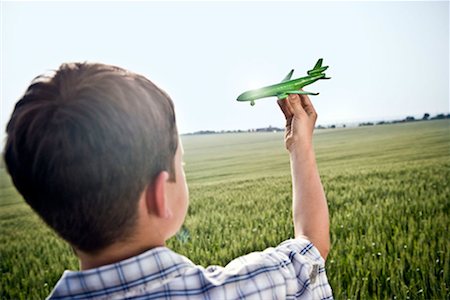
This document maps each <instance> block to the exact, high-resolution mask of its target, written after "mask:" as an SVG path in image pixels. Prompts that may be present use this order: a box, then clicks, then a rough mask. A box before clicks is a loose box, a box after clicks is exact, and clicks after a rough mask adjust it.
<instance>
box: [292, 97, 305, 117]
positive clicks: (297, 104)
mask: <svg viewBox="0 0 450 300" xmlns="http://www.w3.org/2000/svg"><path fill="white" fill-rule="evenodd" d="M288 105H289V109H290V110H291V111H292V112H293V114H294V116H297V117H300V116H302V115H305V114H306V112H305V110H304V109H303V107H302V104H301V100H300V95H298V94H291V95H289V97H288Z"/></svg>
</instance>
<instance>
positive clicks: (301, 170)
mask: <svg viewBox="0 0 450 300" xmlns="http://www.w3.org/2000/svg"><path fill="white" fill-rule="evenodd" d="M278 105H279V106H280V108H281V110H282V111H283V113H284V116H285V117H286V131H285V143H286V148H287V150H288V151H289V154H290V160H291V173H292V192H293V218H294V230H295V237H300V236H304V237H305V238H307V239H308V240H309V241H311V242H312V243H313V244H314V246H316V248H317V249H318V250H319V252H320V254H321V255H322V257H323V258H324V259H326V257H327V255H328V251H329V249H330V235H329V220H328V206H327V201H326V198H325V193H324V190H323V187H322V183H321V181H320V176H319V171H318V169H317V164H316V158H315V154H314V150H313V144H312V136H313V131H314V126H315V123H316V119H317V113H316V111H315V109H314V107H313V105H312V103H311V101H310V100H309V98H308V96H306V95H296V94H293V95H289V97H288V98H286V99H283V100H278Z"/></svg>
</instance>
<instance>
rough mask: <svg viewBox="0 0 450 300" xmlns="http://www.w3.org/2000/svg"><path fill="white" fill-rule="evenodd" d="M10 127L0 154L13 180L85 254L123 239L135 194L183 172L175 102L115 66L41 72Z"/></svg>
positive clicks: (84, 65) (133, 211)
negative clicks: (163, 175)
mask: <svg viewBox="0 0 450 300" xmlns="http://www.w3.org/2000/svg"><path fill="white" fill-rule="evenodd" d="M6 131H7V135H8V136H7V141H6V146H5V151H4V158H5V162H6V165H7V168H8V171H9V173H10V174H11V177H12V180H13V182H14V184H15V186H16V187H17V189H18V190H19V192H20V193H21V194H22V195H23V197H24V198H25V200H26V201H27V203H28V204H29V205H30V206H31V207H32V208H33V209H34V210H35V211H36V212H37V213H38V214H39V215H40V216H41V217H42V219H43V220H44V221H45V222H46V223H47V224H48V225H50V226H51V227H52V228H53V229H55V230H56V231H57V232H58V233H59V234H60V235H61V236H62V237H63V238H64V239H66V240H67V241H68V242H69V243H71V244H72V245H73V246H75V247H76V248H78V249H80V250H82V251H85V252H96V251H98V250H100V249H102V248H104V247H106V246H108V245H110V244H112V243H114V242H116V241H118V240H123V239H126V237H127V235H128V234H129V233H130V232H131V231H132V230H133V227H134V226H135V222H136V217H137V216H136V214H137V206H138V200H139V197H140V195H141V194H142V192H143V190H144V189H145V187H146V186H147V185H149V184H151V183H152V182H153V180H154V179H155V177H156V176H158V174H160V173H161V172H162V171H167V172H168V173H169V180H172V181H175V180H176V179H178V178H179V176H177V174H176V169H179V168H178V167H177V168H176V167H175V165H174V163H176V160H175V159H174V157H175V153H176V151H177V148H178V133H177V128H176V123H175V113H174V108H173V103H172V101H171V99H170V98H169V96H168V95H167V94H166V93H164V92H163V91H161V90H160V89H159V88H158V87H157V86H156V85H154V84H153V83H152V82H151V81H149V80H148V79H146V78H145V77H143V76H140V75H137V74H134V73H131V72H128V71H126V70H123V69H121V68H118V67H114V66H109V65H103V64H88V63H71V64H63V65H62V66H61V67H60V68H59V70H57V71H56V72H55V73H54V74H53V75H52V76H39V77H37V78H36V79H35V80H33V82H32V83H31V85H30V86H29V87H28V90H27V91H26V93H25V95H24V96H23V97H22V98H21V99H20V100H19V102H18V103H17V104H16V107H15V109H14V112H13V114H12V116H11V119H10V121H9V123H8V126H7V130H6ZM177 171H179V170H177ZM178 175H179V174H178ZM183 176H184V175H183ZM182 179H183V180H184V177H182Z"/></svg>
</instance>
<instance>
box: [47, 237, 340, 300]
mask: <svg viewBox="0 0 450 300" xmlns="http://www.w3.org/2000/svg"><path fill="white" fill-rule="evenodd" d="M141 297H142V298H145V299H158V298H171V297H184V298H189V297H204V298H211V299H242V298H247V297H255V298H259V299H267V298H281V299H286V298H300V299H309V298H312V297H313V298H317V299H319V298H320V299H330V298H332V293H331V288H330V286H329V284H328V280H327V278H326V273H325V268H324V261H323V259H322V258H321V256H320V254H319V252H318V250H317V249H316V248H315V247H314V246H313V245H312V244H311V243H310V242H309V241H307V240H304V239H292V240H287V241H285V242H283V243H281V244H280V245H279V246H277V247H275V248H268V249H266V250H264V251H262V252H253V253H250V254H247V255H244V256H241V257H238V258H237V259H235V260H233V261H231V262H230V263H229V264H227V265H226V266H225V267H220V266H210V267H207V268H203V267H201V266H198V265H195V264H194V263H193V262H192V261H190V260H189V259H188V258H186V257H185V256H183V255H180V254H178V253H176V252H174V251H172V250H170V249H168V248H166V247H157V248H153V249H151V250H149V251H146V252H144V253H142V254H140V255H137V256H135V257H131V258H129V259H126V260H123V261H121V262H118V263H115V264H111V265H106V266H102V267H99V268H95V269H90V270H86V271H65V272H64V274H63V276H62V277H61V279H60V280H59V282H58V283H57V285H56V286H55V288H54V290H53V292H52V294H51V295H50V296H49V298H50V299H64V298H72V299H73V298H80V299H81V298H118V299H120V298H141Z"/></svg>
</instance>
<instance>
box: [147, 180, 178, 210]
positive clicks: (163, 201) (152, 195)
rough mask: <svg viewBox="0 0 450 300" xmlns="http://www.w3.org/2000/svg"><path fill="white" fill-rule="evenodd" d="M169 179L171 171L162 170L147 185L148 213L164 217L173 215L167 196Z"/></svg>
mask: <svg viewBox="0 0 450 300" xmlns="http://www.w3.org/2000/svg"><path fill="white" fill-rule="evenodd" d="M168 179H169V173H167V172H166V171H162V172H160V173H159V174H158V175H157V176H156V177H155V180H154V181H153V183H150V184H148V185H147V187H146V189H147V190H146V191H145V203H146V206H147V211H148V213H149V214H154V215H156V216H157V217H159V218H163V219H167V218H169V217H170V216H171V215H172V212H171V211H170V208H169V205H168V203H167V197H166V188H167V180H168Z"/></svg>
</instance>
